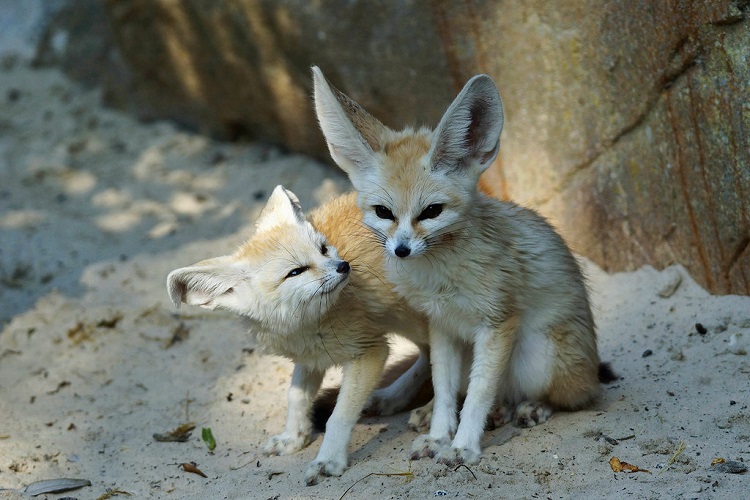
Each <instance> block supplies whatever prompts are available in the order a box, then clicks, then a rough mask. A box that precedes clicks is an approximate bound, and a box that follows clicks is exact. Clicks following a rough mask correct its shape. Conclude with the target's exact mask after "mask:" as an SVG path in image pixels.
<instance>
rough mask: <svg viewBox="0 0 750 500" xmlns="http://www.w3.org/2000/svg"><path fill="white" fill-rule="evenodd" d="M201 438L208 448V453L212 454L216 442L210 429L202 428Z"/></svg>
mask: <svg viewBox="0 0 750 500" xmlns="http://www.w3.org/2000/svg"><path fill="white" fill-rule="evenodd" d="M201 437H202V438H203V442H204V443H206V446H208V451H210V452H211V453H213V451H214V448H216V440H215V439H214V435H213V433H212V432H211V428H210V427H204V428H203V430H201Z"/></svg>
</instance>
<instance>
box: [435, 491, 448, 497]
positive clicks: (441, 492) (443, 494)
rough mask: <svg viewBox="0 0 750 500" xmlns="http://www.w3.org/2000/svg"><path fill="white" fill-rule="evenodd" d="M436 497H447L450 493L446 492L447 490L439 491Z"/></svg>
mask: <svg viewBox="0 0 750 500" xmlns="http://www.w3.org/2000/svg"><path fill="white" fill-rule="evenodd" d="M435 496H436V497H447V496H448V492H447V491H445V490H437V491H436V492H435Z"/></svg>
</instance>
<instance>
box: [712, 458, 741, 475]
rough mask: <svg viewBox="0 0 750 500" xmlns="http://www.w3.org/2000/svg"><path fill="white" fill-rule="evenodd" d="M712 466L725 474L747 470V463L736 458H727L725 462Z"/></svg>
mask: <svg viewBox="0 0 750 500" xmlns="http://www.w3.org/2000/svg"><path fill="white" fill-rule="evenodd" d="M713 468H714V469H716V470H717V471H719V472H724V473H727V474H744V473H745V472H747V465H745V464H743V463H742V462H737V461H736V460H727V461H726V462H723V463H719V464H716V465H714V466H713Z"/></svg>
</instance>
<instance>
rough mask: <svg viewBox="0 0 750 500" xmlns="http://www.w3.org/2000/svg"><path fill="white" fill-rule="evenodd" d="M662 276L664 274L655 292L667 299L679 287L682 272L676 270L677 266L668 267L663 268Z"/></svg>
mask: <svg viewBox="0 0 750 500" xmlns="http://www.w3.org/2000/svg"><path fill="white" fill-rule="evenodd" d="M662 276H664V278H663V280H664V281H663V284H662V285H661V287H660V288H659V291H658V292H657V294H658V295H659V297H661V298H662V299H667V298H669V297H671V296H672V295H674V293H675V292H676V291H677V289H678V288H679V287H680V284H682V274H681V273H680V271H678V270H677V268H674V267H670V268H668V269H665V270H664V272H663V273H662Z"/></svg>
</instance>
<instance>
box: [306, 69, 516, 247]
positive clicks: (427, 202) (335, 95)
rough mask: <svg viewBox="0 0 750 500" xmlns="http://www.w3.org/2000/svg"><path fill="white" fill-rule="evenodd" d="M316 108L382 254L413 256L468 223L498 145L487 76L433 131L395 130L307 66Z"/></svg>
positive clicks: (495, 106)
mask: <svg viewBox="0 0 750 500" xmlns="http://www.w3.org/2000/svg"><path fill="white" fill-rule="evenodd" d="M313 75H314V80H315V107H316V112H317V115H318V120H319V122H320V126H321V129H322V130H323V134H324V135H325V138H326V141H327V143H328V148H329V151H330V152H331V156H332V157H333V159H334V161H336V163H337V164H338V165H339V166H340V167H341V168H342V169H343V170H344V171H346V173H347V174H348V175H349V178H350V179H351V181H352V184H354V187H355V188H356V190H357V192H358V204H359V206H360V208H361V209H362V213H363V220H364V223H365V224H366V225H367V226H368V227H369V228H370V229H371V230H372V231H373V232H374V233H375V234H376V235H377V237H378V238H379V239H380V240H381V241H382V243H383V246H384V247H385V250H386V254H387V255H388V256H390V257H396V258H399V259H410V258H415V257H419V256H420V255H424V254H425V253H427V252H429V250H430V249H431V248H436V247H439V246H440V245H447V244H450V243H451V242H452V240H453V233H454V232H455V231H456V230H458V229H461V228H463V227H465V226H466V224H468V223H469V222H468V217H467V212H468V210H469V209H470V208H471V206H472V205H473V201H474V197H475V196H477V182H478V180H479V176H480V175H481V173H482V172H483V171H484V170H486V169H487V167H489V166H490V164H491V163H492V161H494V159H495V157H496V156H497V153H498V149H499V147H500V132H501V131H502V126H503V108H502V102H501V100H500V95H499V93H498V91H497V88H496V87H495V84H494V83H493V82H492V80H491V79H490V78H489V77H487V76H486V75H479V76H475V77H474V78H472V79H471V80H469V82H468V83H467V84H466V86H465V87H464V88H463V90H462V91H461V93H460V94H459V95H458V97H456V99H455V100H454V101H453V103H452V104H451V106H450V107H449V108H448V110H447V111H446V112H445V115H444V116H443V118H442V119H441V121H440V124H439V125H438V127H437V128H436V129H435V131H434V132H432V131H430V130H427V129H420V130H417V131H413V130H411V129H406V130H404V131H401V132H395V131H393V130H391V129H389V128H388V127H386V126H385V125H383V124H382V123H380V122H379V121H378V120H377V119H376V118H374V117H372V116H371V115H369V114H368V113H367V112H366V111H365V110H364V109H362V107H360V106H359V105H358V104H357V103H356V102H354V101H353V100H351V99H350V98H349V97H347V96H346V95H344V94H343V93H341V92H340V91H338V90H337V89H335V88H334V87H333V86H331V85H330V84H329V83H328V81H327V80H326V79H325V77H324V76H323V74H322V73H321V72H320V70H319V69H318V68H313Z"/></svg>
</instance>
